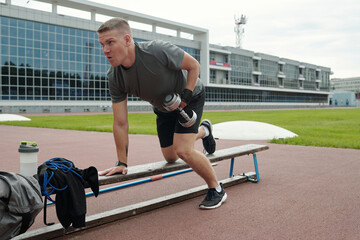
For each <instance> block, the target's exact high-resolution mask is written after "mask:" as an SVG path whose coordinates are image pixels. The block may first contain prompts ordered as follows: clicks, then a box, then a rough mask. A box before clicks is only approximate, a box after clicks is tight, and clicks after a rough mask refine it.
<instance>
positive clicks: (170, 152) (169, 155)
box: [161, 146, 179, 163]
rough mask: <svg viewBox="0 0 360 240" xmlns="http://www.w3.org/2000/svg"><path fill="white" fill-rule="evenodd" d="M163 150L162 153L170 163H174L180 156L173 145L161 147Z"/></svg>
mask: <svg viewBox="0 0 360 240" xmlns="http://www.w3.org/2000/svg"><path fill="white" fill-rule="evenodd" d="M161 151H162V154H163V156H164V158H165V160H166V161H167V162H168V163H173V162H175V161H176V160H178V159H179V156H178V155H177V154H176V152H175V150H174V147H173V146H170V147H166V148H161Z"/></svg>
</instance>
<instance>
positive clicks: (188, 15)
mask: <svg viewBox="0 0 360 240" xmlns="http://www.w3.org/2000/svg"><path fill="white" fill-rule="evenodd" d="M12 1H13V2H14V1H19V0H12ZM91 1H93V2H98V3H101V4H106V5H111V6H115V7H118V8H122V9H126V10H130V11H134V12H139V13H143V14H147V15H151V16H155V17H158V18H163V19H168V20H171V21H175V22H179V23H183V24H188V25H192V26H196V27H201V28H205V29H208V30H209V41H210V43H212V44H218V45H222V46H233V47H235V43H236V42H235V39H236V38H235V32H234V27H235V21H234V16H235V15H237V16H240V15H241V14H243V15H245V16H246V17H247V23H246V24H245V25H244V37H243V40H242V47H243V48H244V49H246V50H250V51H253V52H261V53H265V54H270V55H274V56H278V57H281V58H288V59H293V60H297V61H300V62H306V63H311V64H315V65H318V66H324V67H330V68H331V71H332V72H333V75H331V76H330V78H349V77H360V14H359V13H360V1H359V0H342V1H339V0H316V1H314V0H301V1H299V0H297V1H295V0H272V1H269V0H252V1H241V0H226V1H219V0H217V1H214V0H207V1H205V0H181V1H169V0H152V1H149V0H132V1H122V0H118V1H115V0H91ZM25 2H27V1H25ZM59 2H61V1H59ZM60 4H61V3H60Z"/></svg>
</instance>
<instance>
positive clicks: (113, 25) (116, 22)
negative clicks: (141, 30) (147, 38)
mask: <svg viewBox="0 0 360 240" xmlns="http://www.w3.org/2000/svg"><path fill="white" fill-rule="evenodd" d="M114 29H118V30H119V31H120V32H123V33H125V34H129V35H130V36H132V32H131V28H130V25H129V23H128V22H127V21H126V20H125V19H123V18H120V17H115V18H112V19H110V20H107V21H106V22H104V23H103V24H101V25H100V27H99V28H98V30H97V33H103V32H107V31H111V30H114Z"/></svg>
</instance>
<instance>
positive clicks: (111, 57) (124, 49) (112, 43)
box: [99, 30, 128, 67]
mask: <svg viewBox="0 0 360 240" xmlns="http://www.w3.org/2000/svg"><path fill="white" fill-rule="evenodd" d="M125 36H126V35H125ZM125 36H124V34H120V33H119V32H118V31H117V30H110V31H106V32H102V33H99V42H100V44H101V46H102V50H103V53H104V55H105V56H106V58H107V60H108V61H109V63H110V64H111V66H113V67H117V66H119V65H121V64H123V63H124V61H126V59H127V57H128V44H127V41H126V38H125Z"/></svg>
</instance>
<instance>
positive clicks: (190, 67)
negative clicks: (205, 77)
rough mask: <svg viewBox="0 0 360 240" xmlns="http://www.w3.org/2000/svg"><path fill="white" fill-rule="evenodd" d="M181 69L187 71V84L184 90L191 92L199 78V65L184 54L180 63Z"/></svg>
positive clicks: (188, 55)
mask: <svg viewBox="0 0 360 240" xmlns="http://www.w3.org/2000/svg"><path fill="white" fill-rule="evenodd" d="M181 69H185V70H187V71H188V76H187V83H186V87H185V88H187V89H189V90H191V91H193V90H194V87H195V84H196V81H197V79H198V77H199V73H200V63H199V62H198V61H197V60H196V59H195V58H193V57H192V56H191V55H190V54H188V53H187V52H184V58H183V60H182V63H181Z"/></svg>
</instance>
